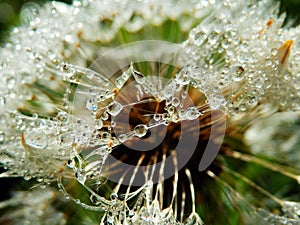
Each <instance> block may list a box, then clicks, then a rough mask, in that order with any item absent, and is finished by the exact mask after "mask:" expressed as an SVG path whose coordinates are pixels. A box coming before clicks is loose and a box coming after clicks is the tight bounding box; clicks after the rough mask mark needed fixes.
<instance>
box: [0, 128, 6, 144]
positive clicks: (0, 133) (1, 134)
mask: <svg viewBox="0 0 300 225" xmlns="http://www.w3.org/2000/svg"><path fill="white" fill-rule="evenodd" d="M4 141H5V133H4V132H3V131H0V144H2V143H3V142H4Z"/></svg>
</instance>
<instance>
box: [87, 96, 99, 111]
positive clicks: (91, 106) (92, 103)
mask: <svg viewBox="0 0 300 225" xmlns="http://www.w3.org/2000/svg"><path fill="white" fill-rule="evenodd" d="M85 107H86V108H87V109H88V110H91V111H95V110H96V109H97V108H98V104H97V100H96V99H95V98H93V97H90V98H88V99H87V100H86V104H85Z"/></svg>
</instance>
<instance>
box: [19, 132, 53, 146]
mask: <svg viewBox="0 0 300 225" xmlns="http://www.w3.org/2000/svg"><path fill="white" fill-rule="evenodd" d="M24 140H25V143H26V145H28V146H31V147H33V148H37V149H45V148H46V147H47V146H48V137H47V136H46V134H45V133H43V132H42V131H33V132H26V133H24Z"/></svg>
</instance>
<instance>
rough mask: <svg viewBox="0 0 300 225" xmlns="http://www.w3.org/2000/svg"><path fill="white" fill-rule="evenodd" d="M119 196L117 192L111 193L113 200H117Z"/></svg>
mask: <svg viewBox="0 0 300 225" xmlns="http://www.w3.org/2000/svg"><path fill="white" fill-rule="evenodd" d="M117 198H118V194H117V193H111V195H110V199H111V200H112V201H114V200H116V199H117Z"/></svg>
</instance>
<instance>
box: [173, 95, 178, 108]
mask: <svg viewBox="0 0 300 225" xmlns="http://www.w3.org/2000/svg"><path fill="white" fill-rule="evenodd" d="M172 105H173V106H174V107H177V106H179V105H180V100H179V98H177V97H173V98H172Z"/></svg>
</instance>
